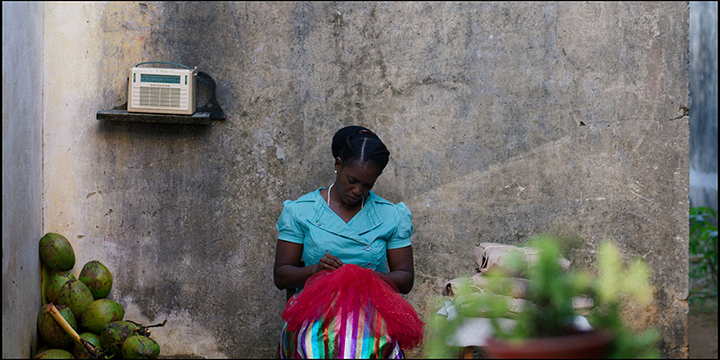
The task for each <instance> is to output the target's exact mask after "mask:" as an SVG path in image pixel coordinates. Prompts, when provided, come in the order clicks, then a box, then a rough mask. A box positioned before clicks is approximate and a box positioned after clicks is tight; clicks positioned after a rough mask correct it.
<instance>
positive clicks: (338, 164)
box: [335, 157, 342, 173]
mask: <svg viewBox="0 0 720 360" xmlns="http://www.w3.org/2000/svg"><path fill="white" fill-rule="evenodd" d="M340 169H342V160H340V157H336V158H335V172H336V173H337V172H340Z"/></svg>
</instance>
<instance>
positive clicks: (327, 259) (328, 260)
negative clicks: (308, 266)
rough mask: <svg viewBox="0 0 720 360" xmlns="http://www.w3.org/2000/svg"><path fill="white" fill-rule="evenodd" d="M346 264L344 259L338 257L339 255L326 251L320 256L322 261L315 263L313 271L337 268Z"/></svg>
mask: <svg viewBox="0 0 720 360" xmlns="http://www.w3.org/2000/svg"><path fill="white" fill-rule="evenodd" d="M343 265H345V264H344V263H343V262H342V260H340V259H338V257H337V256H335V255H332V254H330V253H325V255H323V257H322V258H320V261H319V262H318V263H317V264H315V269H314V270H313V273H316V272H319V271H322V270H330V271H333V270H337V269H338V268H339V267H341V266H343Z"/></svg>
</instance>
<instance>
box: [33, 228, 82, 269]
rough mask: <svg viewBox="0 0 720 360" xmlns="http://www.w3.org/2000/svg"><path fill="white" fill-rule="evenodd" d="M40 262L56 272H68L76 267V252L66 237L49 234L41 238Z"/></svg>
mask: <svg viewBox="0 0 720 360" xmlns="http://www.w3.org/2000/svg"><path fill="white" fill-rule="evenodd" d="M40 260H42V262H43V263H45V264H46V265H47V266H49V267H51V268H53V269H54V270H61V271H67V270H71V269H72V268H73V266H75V252H74V251H73V248H72V245H70V242H69V241H68V239H66V238H65V237H64V236H62V235H60V234H56V233H47V234H45V235H44V236H43V237H42V238H40Z"/></svg>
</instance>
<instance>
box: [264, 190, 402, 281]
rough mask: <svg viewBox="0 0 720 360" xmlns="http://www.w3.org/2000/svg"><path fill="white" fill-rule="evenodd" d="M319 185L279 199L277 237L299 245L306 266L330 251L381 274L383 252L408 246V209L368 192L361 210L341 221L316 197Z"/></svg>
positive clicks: (349, 261)
mask: <svg viewBox="0 0 720 360" xmlns="http://www.w3.org/2000/svg"><path fill="white" fill-rule="evenodd" d="M322 189H323V188H322V187H321V188H318V189H317V190H315V191H314V192H311V193H308V194H305V195H303V196H301V197H300V198H298V199H297V200H295V201H291V200H286V201H285V202H283V211H282V213H281V214H280V217H279V219H278V221H277V230H278V233H279V234H278V239H279V240H284V241H289V242H292V243H297V244H302V245H303V253H302V257H303V261H304V262H305V265H312V264H316V263H318V262H319V261H320V258H322V257H323V255H324V254H325V252H329V253H330V254H333V255H335V256H337V257H338V258H340V260H342V261H343V262H344V263H346V264H355V265H358V266H363V267H366V268H369V269H373V270H375V271H377V272H380V273H386V272H387V269H386V263H385V259H386V256H387V250H388V249H398V248H402V247H406V246H410V245H411V241H410V236H411V235H412V232H413V225H412V215H411V213H410V209H408V207H407V206H406V205H405V204H404V203H402V202H401V203H398V204H393V203H391V202H389V201H387V200H385V199H383V198H381V197H380V196H377V195H375V194H374V193H373V192H372V191H370V195H369V196H368V198H367V199H366V201H365V205H364V206H363V208H362V209H361V210H360V211H359V212H358V213H357V214H356V215H355V216H354V217H353V218H352V219H351V220H350V221H349V222H347V223H345V221H344V220H342V219H341V218H340V217H339V216H338V215H337V214H335V212H333V211H332V209H330V207H329V206H328V205H327V202H326V201H325V199H323V198H322V196H320V190H322Z"/></svg>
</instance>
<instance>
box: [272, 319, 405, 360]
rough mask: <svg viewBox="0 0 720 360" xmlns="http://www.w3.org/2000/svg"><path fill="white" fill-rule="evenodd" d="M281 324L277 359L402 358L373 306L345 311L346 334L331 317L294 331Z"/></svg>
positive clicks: (305, 324) (308, 323) (306, 322)
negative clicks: (346, 312) (346, 314)
mask: <svg viewBox="0 0 720 360" xmlns="http://www.w3.org/2000/svg"><path fill="white" fill-rule="evenodd" d="M286 328H287V323H286V324H285V326H283V330H282V334H281V336H280V344H279V346H278V351H277V357H278V358H279V359H403V358H404V355H403V352H402V349H401V348H400V345H398V343H397V341H395V339H393V337H392V336H390V335H387V326H386V324H385V320H383V318H382V316H380V315H379V314H378V312H377V311H376V310H375V309H374V308H373V307H372V306H367V307H365V309H364V310H360V311H353V312H351V313H350V314H348V317H347V323H346V327H345V329H346V330H345V334H340V333H339V332H340V331H341V330H340V328H341V327H340V324H339V322H336V321H335V320H334V319H333V320H331V321H330V322H329V324H328V325H327V326H325V327H324V326H323V319H319V320H316V321H305V322H304V323H303V325H302V326H301V327H300V328H298V329H297V330H296V331H286Z"/></svg>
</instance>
